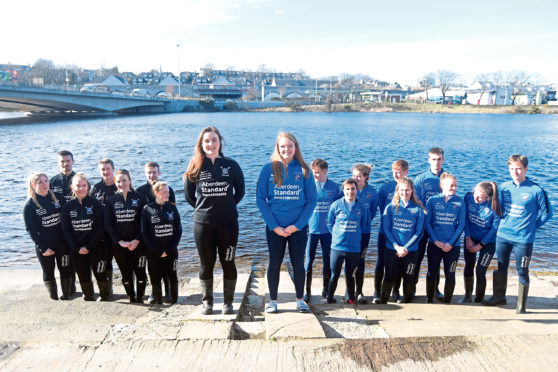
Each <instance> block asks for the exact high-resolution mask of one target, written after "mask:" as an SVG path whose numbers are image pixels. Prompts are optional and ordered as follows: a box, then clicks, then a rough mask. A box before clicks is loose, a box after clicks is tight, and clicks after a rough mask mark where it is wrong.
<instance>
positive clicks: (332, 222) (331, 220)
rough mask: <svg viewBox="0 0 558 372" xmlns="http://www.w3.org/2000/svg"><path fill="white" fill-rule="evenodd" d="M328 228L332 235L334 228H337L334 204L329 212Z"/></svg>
mask: <svg viewBox="0 0 558 372" xmlns="http://www.w3.org/2000/svg"><path fill="white" fill-rule="evenodd" d="M326 226H327V229H328V230H329V232H330V233H332V232H333V226H335V205H334V204H333V203H332V204H331V205H330V206H329V211H328V212H327V220H326Z"/></svg>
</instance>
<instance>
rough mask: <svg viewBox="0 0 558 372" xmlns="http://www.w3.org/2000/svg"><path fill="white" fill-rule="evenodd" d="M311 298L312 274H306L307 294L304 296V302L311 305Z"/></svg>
mask: <svg viewBox="0 0 558 372" xmlns="http://www.w3.org/2000/svg"><path fill="white" fill-rule="evenodd" d="M310 297H312V272H311V271H309V272H307V273H306V293H305V294H304V297H303V300H304V302H306V303H307V304H308V303H310Z"/></svg>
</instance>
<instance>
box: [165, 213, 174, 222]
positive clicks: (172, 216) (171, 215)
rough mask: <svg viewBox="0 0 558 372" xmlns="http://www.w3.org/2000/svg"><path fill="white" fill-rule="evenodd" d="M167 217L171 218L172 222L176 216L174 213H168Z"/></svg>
mask: <svg viewBox="0 0 558 372" xmlns="http://www.w3.org/2000/svg"><path fill="white" fill-rule="evenodd" d="M167 217H168V218H169V220H170V221H172V220H173V219H174V215H173V214H172V212H167Z"/></svg>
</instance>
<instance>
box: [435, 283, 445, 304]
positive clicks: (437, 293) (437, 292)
mask: <svg viewBox="0 0 558 372" xmlns="http://www.w3.org/2000/svg"><path fill="white" fill-rule="evenodd" d="M434 298H435V299H436V301H439V302H444V299H445V297H444V295H443V293H442V292H440V290H439V289H438V287H437V286H436V287H434Z"/></svg>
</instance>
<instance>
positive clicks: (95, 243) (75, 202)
mask: <svg viewBox="0 0 558 372" xmlns="http://www.w3.org/2000/svg"><path fill="white" fill-rule="evenodd" d="M71 188H72V192H73V194H74V196H75V197H74V199H72V200H70V201H68V202H66V204H65V205H64V207H63V208H62V230H63V231H64V237H65V238H66V242H68V245H69V246H70V249H71V250H72V253H73V262H74V266H75V270H76V272H77V274H78V277H79V282H80V285H81V290H82V292H83V299H84V300H85V301H93V282H92V281H91V270H93V274H94V275H95V278H96V279H97V285H98V286H99V294H100V297H101V301H108V300H109V296H110V292H109V282H108V278H107V274H106V256H105V255H104V252H103V251H102V250H101V246H100V240H101V238H102V237H103V234H104V231H105V229H104V217H103V205H102V204H101V202H99V201H98V200H97V199H94V198H92V197H91V196H89V195H88V194H87V193H88V191H89V188H90V186H89V181H88V180H87V177H85V176H84V175H83V174H81V173H76V175H75V176H74V177H73V178H72V182H71Z"/></svg>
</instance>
